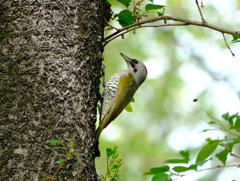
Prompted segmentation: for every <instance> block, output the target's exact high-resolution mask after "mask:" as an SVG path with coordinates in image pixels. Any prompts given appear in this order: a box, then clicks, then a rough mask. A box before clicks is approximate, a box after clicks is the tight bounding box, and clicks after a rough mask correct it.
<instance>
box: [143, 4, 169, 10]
mask: <svg viewBox="0 0 240 181" xmlns="http://www.w3.org/2000/svg"><path fill="white" fill-rule="evenodd" d="M164 7H165V6H162V5H157V4H147V5H146V6H145V10H146V11H149V10H157V9H162V8H164Z"/></svg>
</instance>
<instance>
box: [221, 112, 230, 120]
mask: <svg viewBox="0 0 240 181" xmlns="http://www.w3.org/2000/svg"><path fill="white" fill-rule="evenodd" d="M228 117H229V113H228V112H227V113H225V114H223V115H222V118H223V119H224V120H226V121H227V120H228Z"/></svg>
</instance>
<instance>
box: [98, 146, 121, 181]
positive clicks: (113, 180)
mask: <svg viewBox="0 0 240 181" xmlns="http://www.w3.org/2000/svg"><path fill="white" fill-rule="evenodd" d="M106 152H107V172H106V174H105V175H102V176H101V177H100V178H101V179H104V180H106V181H117V180H121V179H120V176H119V171H120V169H121V166H122V164H123V161H124V160H123V156H124V155H123V154H121V153H118V152H117V146H114V148H113V149H111V148H107V149H106Z"/></svg>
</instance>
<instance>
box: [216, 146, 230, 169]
mask: <svg viewBox="0 0 240 181" xmlns="http://www.w3.org/2000/svg"><path fill="white" fill-rule="evenodd" d="M228 153H229V152H228V151H227V150H223V151H221V152H220V153H218V154H216V157H217V158H218V159H219V160H220V161H221V162H222V163H223V165H225V163H226V160H227V156H228Z"/></svg>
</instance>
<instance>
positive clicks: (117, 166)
mask: <svg viewBox="0 0 240 181" xmlns="http://www.w3.org/2000/svg"><path fill="white" fill-rule="evenodd" d="M119 167H120V165H113V167H112V168H113V169H118V168H119Z"/></svg>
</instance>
